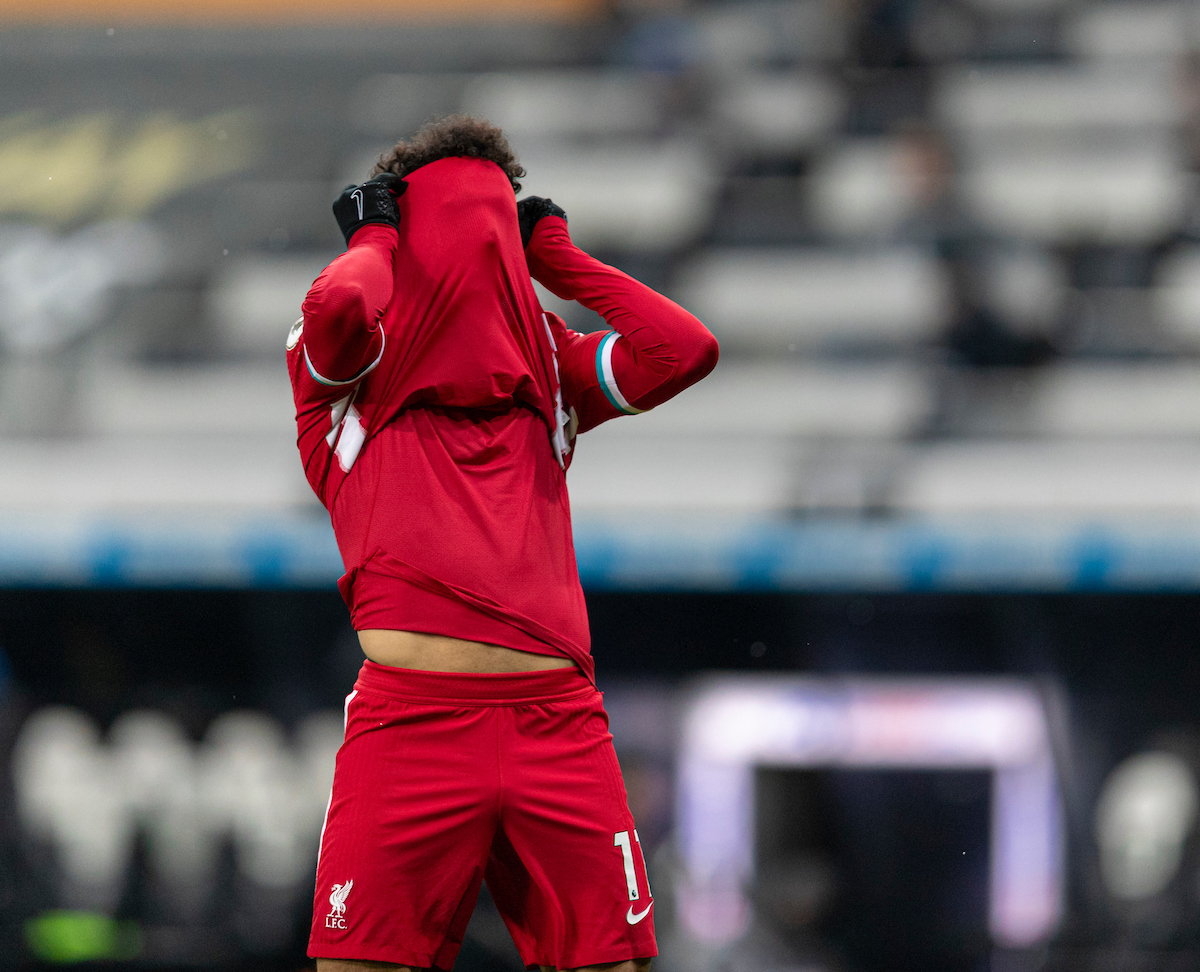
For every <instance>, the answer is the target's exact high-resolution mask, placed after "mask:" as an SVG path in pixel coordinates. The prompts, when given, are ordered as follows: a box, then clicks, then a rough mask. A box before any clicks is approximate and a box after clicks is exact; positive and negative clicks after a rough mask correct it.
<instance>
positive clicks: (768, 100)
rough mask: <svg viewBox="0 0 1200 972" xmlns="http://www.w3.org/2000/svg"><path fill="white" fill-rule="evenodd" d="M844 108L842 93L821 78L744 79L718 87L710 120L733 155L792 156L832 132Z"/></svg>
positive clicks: (793, 75) (791, 75) (769, 76)
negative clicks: (776, 154)
mask: <svg viewBox="0 0 1200 972" xmlns="http://www.w3.org/2000/svg"><path fill="white" fill-rule="evenodd" d="M845 102H846V98H845V95H844V94H843V92H842V89H841V87H839V86H838V85H837V84H836V83H835V82H834V81H833V79H832V78H829V77H827V76H824V75H819V74H798V73H789V74H760V75H745V76H740V77H738V78H737V79H736V80H734V81H730V82H728V83H727V84H725V85H723V86H722V87H721V90H720V92H719V94H718V95H717V97H716V99H715V101H714V104H713V118H714V121H715V122H716V123H717V125H718V126H720V129H721V131H722V132H723V133H724V134H725V135H726V137H727V139H728V141H729V148H730V150H731V151H733V152H735V153H740V154H746V153H753V152H758V151H761V152H796V151H801V150H805V149H810V148H812V147H813V146H815V145H819V144H821V143H822V142H823V141H825V140H826V139H827V138H828V137H829V136H830V134H831V133H832V132H834V131H835V130H836V129H837V127H838V125H839V124H840V123H841V120H842V116H843V115H844V114H845V112H846V104H845Z"/></svg>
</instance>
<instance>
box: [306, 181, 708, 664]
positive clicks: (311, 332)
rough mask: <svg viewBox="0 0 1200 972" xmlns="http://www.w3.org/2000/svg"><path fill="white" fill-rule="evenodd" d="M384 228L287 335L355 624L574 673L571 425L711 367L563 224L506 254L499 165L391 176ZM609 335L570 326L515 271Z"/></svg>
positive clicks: (658, 301) (576, 591) (581, 632)
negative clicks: (456, 641) (578, 307)
mask: <svg viewBox="0 0 1200 972" xmlns="http://www.w3.org/2000/svg"><path fill="white" fill-rule="evenodd" d="M406 181H407V182H408V191H407V192H405V194H404V195H403V196H402V197H401V198H400V199H399V208H400V229H399V232H397V231H396V230H395V229H393V228H392V227H390V226H383V225H374V224H372V225H368V226H365V227H363V228H362V229H360V230H359V231H358V232H357V233H355V234H354V236H353V238H352V239H351V241H350V247H349V249H348V250H347V252H346V253H344V254H342V255H341V256H340V257H338V258H337V259H336V260H334V261H333V263H331V264H330V265H329V266H328V267H327V268H326V269H325V271H324V272H323V273H322V274H321V275H320V277H318V278H317V280H316V282H315V283H314V284H313V286H312V289H311V290H310V291H309V294H308V297H307V298H306V299H305V301H304V306H303V317H302V318H301V320H300V321H298V322H297V324H296V327H295V328H293V330H292V333H291V334H290V335H289V338H288V368H289V371H290V374H291V379H292V390H293V394H294V397H295V402H296V423H297V427H298V440H297V441H298V445H299V447H300V453H301V456H302V458H303V461H304V469H305V473H306V475H307V477H308V481H309V483H310V484H311V485H312V487H313V490H314V491H315V492H316V494H317V496H318V497H319V498H320V499H321V501H322V502H323V503H324V504H325V506H326V508H327V509H328V510H329V512H330V515H331V518H332V520H333V527H334V533H335V535H336V537H337V541H338V547H339V550H340V551H341V554H342V560H343V563H344V564H345V567H346V574H345V576H343V577H342V579H341V581H340V582H339V588H340V589H341V591H342V595H343V597H344V598H345V599H346V603H347V605H348V606H349V608H350V612H351V617H352V620H353V623H354V627H355V628H356V629H358V630H364V629H368V628H389V629H395V630H403V631H421V632H427V633H431V634H441V635H449V636H451V637H456V638H463V639H467V640H470V641H482V642H488V643H491V644H496V645H502V646H505V647H510V648H516V649H519V650H522V651H532V652H537V653H540V654H553V655H562V656H565V657H567V658H570V659H572V660H573V661H574V662H575V663H576V664H577V665H579V667H580V668H581V669H582V670H583V671H584V672H585V673H587V675H588V676H589V678H590V677H592V676H593V665H592V660H591V653H590V642H591V639H590V635H589V632H588V623H587V608H586V605H585V604H584V599H583V591H582V589H581V587H580V584H579V574H578V570H577V568H576V565H575V551H574V544H573V540H572V536H571V518H570V505H569V503H568V499H567V488H566V478H565V476H566V469H567V467H568V466H569V464H570V458H571V452H572V449H573V447H574V439H575V436H576V435H577V434H578V433H580V432H584V431H586V430H588V429H590V428H594V427H595V426H596V425H599V424H600V423H601V422H604V421H606V420H608V419H610V418H614V417H616V416H618V415H622V414H632V413H635V412H640V411H645V410H646V409H648V408H651V407H653V406H654V405H657V404H659V403H660V402H663V401H666V400H667V399H668V398H670V397H672V396H673V395H675V394H677V393H678V392H680V391H681V390H683V389H684V388H686V387H687V386H688V385H690V384H692V383H693V382H695V381H698V380H699V379H700V378H702V377H704V376H705V375H706V374H708V372H709V371H711V370H712V368H713V367H714V365H715V364H716V360H717V345H716V341H715V339H714V338H713V337H712V335H711V334H710V333H709V332H708V331H707V330H706V329H705V327H704V326H703V325H702V324H701V323H700V322H699V321H698V320H696V318H694V317H693V316H692V315H691V314H689V313H688V312H687V311H685V310H683V308H681V307H679V306H678V305H677V304H675V303H673V302H671V301H670V300H668V299H667V298H665V297H663V296H661V295H660V294H657V293H655V292H654V291H652V290H651V289H650V288H648V287H646V286H644V285H643V284H641V283H638V282H637V281H636V280H634V279H633V278H631V277H629V276H627V275H626V274H624V273H621V272H620V271H618V270H615V269H613V268H612V267H608V266H605V265H604V264H602V263H600V262H599V261H597V260H595V259H593V258H592V257H590V256H588V255H587V254H585V253H583V252H582V251H581V250H579V249H577V248H576V247H575V246H574V245H573V244H572V243H571V240H570V237H569V235H568V233H567V225H566V223H565V221H563V220H562V219H559V218H557V217H546V218H543V219H542V220H540V221H539V222H538V224H537V226H536V228H535V230H534V233H533V238H532V239H531V241H530V243H529V246H528V248H527V250H523V249H522V246H521V237H520V231H519V227H518V224H517V213H516V200H515V198H514V196H513V192H512V188H511V186H510V185H509V183H508V179H507V177H506V176H505V175H504V173H503V172H502V170H501V169H500V168H499V166H497V165H495V164H494V163H492V162H489V161H484V160H481V159H469V158H449V159H442V160H440V161H437V162H433V163H431V164H429V165H426V166H423V167H422V168H420V169H418V170H417V171H415V172H413V173H412V174H411V175H409V176H408V177H407V180H406ZM531 274H532V276H533V277H534V278H536V279H537V280H538V281H539V282H540V283H542V284H543V285H544V286H545V287H546V288H547V289H548V290H550V291H551V292H552V293H554V294H556V295H558V296H559V297H563V298H567V299H573V300H578V301H579V302H580V303H582V304H584V305H585V306H587V307H590V308H592V309H593V310H595V311H597V312H598V313H600V314H601V315H602V316H603V317H604V318H605V319H606V321H607V322H608V324H609V326H610V327H611V328H612V330H609V331H604V332H597V333H592V334H588V335H583V334H579V333H576V332H574V331H571V330H568V329H567V327H566V326H565V325H564V324H563V322H562V321H561V320H560V319H559V318H558V317H556V316H555V315H553V314H550V313H546V312H544V311H543V310H542V308H541V307H540V305H539V304H538V301H537V297H536V295H535V294H534V291H533V285H532V282H531V280H530V275H531Z"/></svg>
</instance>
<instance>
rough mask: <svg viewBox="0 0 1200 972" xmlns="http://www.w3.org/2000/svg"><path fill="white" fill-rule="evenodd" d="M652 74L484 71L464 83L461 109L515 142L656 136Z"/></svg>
mask: <svg viewBox="0 0 1200 972" xmlns="http://www.w3.org/2000/svg"><path fill="white" fill-rule="evenodd" d="M661 84H662V81H661V80H659V79H656V78H655V77H653V76H651V75H643V74H634V73H618V72H614V71H539V72H537V73H536V74H481V75H476V76H474V77H472V78H471V79H470V80H469V81H468V82H467V84H466V87H465V91H464V93H463V97H462V110H463V111H464V112H465V113H466V114H469V115H478V116H480V117H483V118H489V119H491V120H492V121H494V122H495V123H496V124H498V125H500V126H501V127H503V128H504V130H505V132H507V133H508V134H509V135H510V137H512V138H513V139H514V140H516V141H518V142H520V143H525V144H528V140H529V139H536V138H544V137H555V136H557V137H568V138H571V137H576V138H578V137H591V138H602V137H620V136H626V137H630V136H646V135H653V134H654V133H655V132H656V131H657V130H658V128H659V127H660V125H661V124H662V121H663V117H662V110H661V107H660V100H661V98H660V95H659V91H658V88H659V87H660V86H661Z"/></svg>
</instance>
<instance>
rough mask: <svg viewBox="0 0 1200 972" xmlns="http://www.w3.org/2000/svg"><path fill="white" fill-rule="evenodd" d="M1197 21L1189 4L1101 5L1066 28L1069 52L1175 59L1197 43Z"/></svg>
mask: <svg viewBox="0 0 1200 972" xmlns="http://www.w3.org/2000/svg"><path fill="white" fill-rule="evenodd" d="M1196 26H1197V18H1196V15H1195V11H1194V8H1192V7H1191V5H1189V4H1186V3H1157V2H1148V3H1098V4H1095V5H1088V6H1084V7H1081V8H1080V9H1079V10H1078V11H1077V12H1075V13H1074V14H1073V15H1072V17H1071V18H1070V19H1069V20H1068V21H1067V23H1066V24H1065V25H1064V27H1063V40H1064V44H1065V46H1066V48H1067V50H1068V51H1070V52H1071V53H1073V54H1076V55H1079V56H1081V57H1088V58H1143V59H1145V58H1174V57H1178V56H1179V55H1181V54H1183V53H1184V52H1186V51H1187V50H1188V48H1189V47H1190V46H1191V45H1192V44H1194V43H1195V39H1196Z"/></svg>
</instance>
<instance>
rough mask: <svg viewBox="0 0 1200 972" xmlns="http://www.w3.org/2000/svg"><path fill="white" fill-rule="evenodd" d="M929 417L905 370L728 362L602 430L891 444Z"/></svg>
mask: <svg viewBox="0 0 1200 972" xmlns="http://www.w3.org/2000/svg"><path fill="white" fill-rule="evenodd" d="M932 409H933V394H932V386H931V385H930V383H929V382H928V380H927V377H926V375H925V374H924V373H923V372H922V371H921V370H920V369H918V368H915V367H913V366H911V365H907V364H864V363H856V364H834V363H828V364H781V363H762V362H756V361H747V360H738V359H736V358H734V359H732V360H729V361H723V362H721V364H720V366H719V367H718V368H717V370H716V371H714V372H713V373H712V374H711V375H710V376H709V377H708V378H706V379H705V380H704V381H702V382H700V383H699V384H698V385H696V386H694V387H692V388H690V389H688V390H687V392H685V393H684V394H683V395H682V396H681V397H679V398H676V399H673V400H671V401H669V402H664V403H663V404H662V405H659V406H658V407H657V408H654V409H652V410H651V411H649V412H647V413H646V414H645V415H638V416H635V417H634V418H633V420H632V421H626V420H624V419H620V420H617V421H614V422H610V423H608V424H607V425H606V426H603V429H604V434H605V435H606V436H609V435H618V436H629V437H632V438H640V437H651V438H658V439H660V440H665V439H681V438H682V437H685V436H703V435H705V434H709V433H715V434H739V433H741V434H746V435H781V436H803V437H814V438H868V439H870V438H894V437H901V436H906V435H908V434H910V433H912V432H913V431H915V430H916V429H917V428H918V427H919V426H920V424H921V423H922V422H924V421H925V420H926V419H927V418H928V417H929V415H930V413H931V411H932ZM589 438H590V436H585V437H584V439H583V440H582V441H584V442H585V443H586V442H587V441H588V439H589ZM584 448H585V449H586V448H587V447H586V445H585V446H584Z"/></svg>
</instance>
